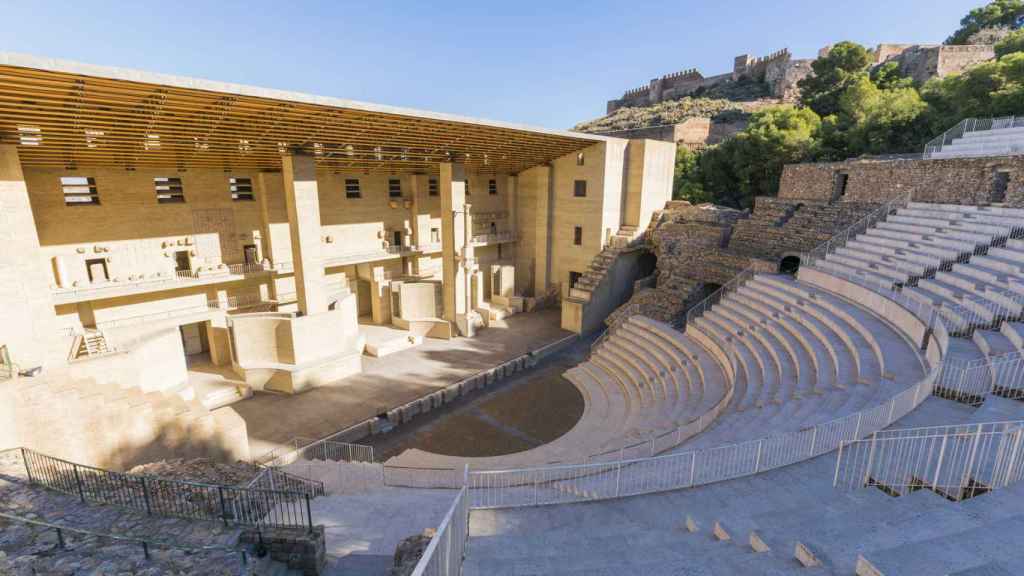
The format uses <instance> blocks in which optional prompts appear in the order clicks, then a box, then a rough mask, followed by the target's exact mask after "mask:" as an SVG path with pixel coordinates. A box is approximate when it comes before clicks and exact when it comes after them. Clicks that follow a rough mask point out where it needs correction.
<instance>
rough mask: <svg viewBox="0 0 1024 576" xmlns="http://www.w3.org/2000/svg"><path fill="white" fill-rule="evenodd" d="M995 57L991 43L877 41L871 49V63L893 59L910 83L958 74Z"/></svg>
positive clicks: (881, 62)
mask: <svg viewBox="0 0 1024 576" xmlns="http://www.w3.org/2000/svg"><path fill="white" fill-rule="evenodd" d="M995 56H996V54H995V46H993V45H990V44H975V45H968V46H945V45H927V44H879V45H878V49H877V50H876V51H875V64H883V63H885V62H890V61H892V62H896V63H898V64H899V66H900V72H901V73H902V74H903V75H905V76H910V77H911V78H913V79H914V82H918V83H924V82H927V81H928V80H930V79H932V78H942V77H945V76H948V75H950V74H958V73H960V72H963V71H964V70H966V69H968V68H970V67H971V66H975V65H977V64H981V63H982V62H986V61H988V60H991V59H993V58H995Z"/></svg>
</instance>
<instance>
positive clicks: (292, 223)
mask: <svg viewBox="0 0 1024 576" xmlns="http://www.w3.org/2000/svg"><path fill="white" fill-rule="evenodd" d="M281 172H282V174H283V176H284V198H285V204H286V205H287V207H288V230H289V232H290V235H291V241H292V262H293V263H294V265H295V294H296V298H297V300H298V305H299V312H300V313H302V314H304V315H307V316H309V315H313V314H319V313H321V312H326V311H327V294H326V290H325V288H324V268H323V259H322V258H321V256H320V194H319V191H318V190H317V182H316V163H315V161H314V159H313V157H312V156H308V155H305V154H294V155H286V156H283V157H282V158H281Z"/></svg>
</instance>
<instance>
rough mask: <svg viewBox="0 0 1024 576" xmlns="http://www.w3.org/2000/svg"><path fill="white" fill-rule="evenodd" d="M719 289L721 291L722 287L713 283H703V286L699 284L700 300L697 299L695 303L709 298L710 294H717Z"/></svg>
mask: <svg viewBox="0 0 1024 576" xmlns="http://www.w3.org/2000/svg"><path fill="white" fill-rule="evenodd" d="M721 289H722V285H721V284H715V283H714V282H705V283H704V284H701V287H700V298H698V299H697V300H696V301H697V302H700V301H701V300H704V299H705V298H707V297H708V296H711V295H712V294H714V293H715V292H718V291H719V290H721Z"/></svg>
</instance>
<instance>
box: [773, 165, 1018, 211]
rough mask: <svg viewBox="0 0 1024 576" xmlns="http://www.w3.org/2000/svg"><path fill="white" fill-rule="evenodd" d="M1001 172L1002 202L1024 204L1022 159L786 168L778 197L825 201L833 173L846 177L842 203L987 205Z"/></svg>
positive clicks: (831, 189)
mask: <svg viewBox="0 0 1024 576" xmlns="http://www.w3.org/2000/svg"><path fill="white" fill-rule="evenodd" d="M1003 171H1005V172H1008V173H1009V174H1010V180H1009V185H1008V188H1007V191H1006V202H1007V203H1008V204H1011V205H1024V157H1022V156H1004V157H989V158H951V159H942V160H847V161H844V162H826V163H818V164H790V165H788V166H786V167H785V169H784V170H783V172H782V179H781V182H780V184H779V198H783V199H813V200H817V201H828V200H829V199H830V198H831V197H832V195H833V190H834V183H835V179H836V175H837V174H845V175H846V176H847V180H846V189H845V194H844V195H843V201H844V202H885V201H888V200H890V199H892V198H895V197H897V196H899V195H902V194H906V193H907V192H910V193H912V194H913V198H914V200H917V201H921V202H943V203H953V204H986V203H988V202H990V199H991V192H992V188H993V184H994V182H995V178H996V174H997V173H998V172H1003Z"/></svg>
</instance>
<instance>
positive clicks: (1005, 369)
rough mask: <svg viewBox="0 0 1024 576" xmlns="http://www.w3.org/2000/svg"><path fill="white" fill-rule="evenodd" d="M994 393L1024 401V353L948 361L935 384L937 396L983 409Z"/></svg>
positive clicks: (950, 359) (949, 359)
mask: <svg viewBox="0 0 1024 576" xmlns="http://www.w3.org/2000/svg"><path fill="white" fill-rule="evenodd" d="M990 394H997V395H999V396H1004V397H1006V398H1011V399H1014V400H1019V399H1024V352H1021V351H1017V352H1010V353H1007V354H1002V355H999V356H993V357H988V358H977V359H974V360H970V361H965V360H963V359H961V358H948V359H946V361H945V362H944V363H943V367H942V374H941V375H940V376H939V379H938V381H937V382H936V383H935V395H936V396H940V397H942V398H946V399H948V400H956V401H957V402H962V403H965V404H973V405H975V406H980V405H981V404H982V403H983V402H984V401H985V398H986V397H987V396H988V395H990Z"/></svg>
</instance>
